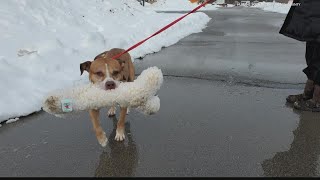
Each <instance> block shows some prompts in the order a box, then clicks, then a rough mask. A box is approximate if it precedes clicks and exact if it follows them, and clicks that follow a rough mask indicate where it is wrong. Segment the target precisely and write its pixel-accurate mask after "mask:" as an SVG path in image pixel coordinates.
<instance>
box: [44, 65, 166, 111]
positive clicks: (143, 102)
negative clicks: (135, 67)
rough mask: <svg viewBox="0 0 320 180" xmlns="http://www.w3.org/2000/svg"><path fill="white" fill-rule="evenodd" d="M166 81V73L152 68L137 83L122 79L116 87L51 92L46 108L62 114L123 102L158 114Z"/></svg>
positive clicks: (45, 102) (91, 87) (124, 105)
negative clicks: (161, 88)
mask: <svg viewBox="0 0 320 180" xmlns="http://www.w3.org/2000/svg"><path fill="white" fill-rule="evenodd" d="M162 82H163V74H162V72H161V70H160V69H159V68H157V67H150V68H148V69H146V70H144V71H142V73H141V74H140V76H138V77H137V79H136V80H134V82H122V83H120V85H119V87H118V88H116V89H113V90H103V89H100V88H98V87H96V86H95V85H94V84H87V85H82V86H78V87H74V88H72V89H63V90H57V91H54V92H51V93H50V94H49V95H48V96H47V97H46V98H45V101H44V103H43V110H44V111H46V112H48V113H50V114H53V115H56V116H58V117H61V115H65V114H68V113H70V112H78V111H84V110H90V109H99V108H103V107H110V106H112V105H120V106H122V107H131V108H137V109H138V110H140V111H142V112H143V113H145V114H148V115H149V114H154V113H156V112H158V111H159V109H160V99H159V97H158V96H156V93H157V91H158V90H159V89H160V86H161V85H162Z"/></svg>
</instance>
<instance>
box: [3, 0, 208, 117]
mask: <svg viewBox="0 0 320 180" xmlns="http://www.w3.org/2000/svg"><path fill="white" fill-rule="evenodd" d="M180 16H181V14H174V13H170V14H166V13H156V12H155V11H154V10H152V9H150V8H146V7H142V6H141V5H140V4H139V3H138V2H137V1H136V0H108V1H107V0H90V1H89V0H1V1H0V34H1V36H0V49H1V51H0V82H1V84H2V85H1V87H0V94H1V95H0V98H1V102H0V110H1V111H0V122H1V121H4V120H7V119H9V118H13V117H20V116H25V115H28V114H31V113H33V112H36V111H39V110H41V105H42V102H43V98H44V96H45V95H46V94H47V93H48V92H50V91H52V90H55V89H57V88H62V87H69V86H72V85H75V84H83V83H87V82H88V75H87V73H86V74H85V75H83V76H80V71H79V64H80V63H82V62H84V61H87V60H92V58H94V57H95V56H96V55H97V54H99V53H101V52H103V51H105V50H108V49H110V48H114V47H118V48H124V49H127V48H129V47H130V46H132V45H133V44H135V43H137V42H139V41H141V40H142V39H144V38H146V37H148V36H149V35H151V34H153V33H154V32H156V31H157V30H159V29H160V28H162V27H163V26H164V25H167V24H169V23H170V22H171V21H173V20H174V19H176V18H177V17H180ZM209 20H210V18H209V17H208V16H207V15H205V14H204V13H194V14H191V15H190V16H188V17H187V18H186V19H184V20H182V21H180V22H179V23H178V24H176V25H175V26H173V27H172V28H170V29H168V30H167V31H165V32H163V33H162V34H159V35H158V36H156V37H154V38H152V39H150V40H149V41H147V42H146V43H145V44H143V45H142V46H140V47H138V48H137V49H135V50H133V51H131V52H130V54H131V55H132V57H133V58H138V57H141V56H144V55H146V54H148V53H152V52H157V51H160V50H161V48H162V47H167V46H170V45H172V44H174V43H176V42H178V41H179V40H180V39H181V38H184V37H186V36H188V35H190V34H192V33H197V32H201V31H202V29H203V28H205V27H206V24H207V22H209ZM12 121H15V120H12Z"/></svg>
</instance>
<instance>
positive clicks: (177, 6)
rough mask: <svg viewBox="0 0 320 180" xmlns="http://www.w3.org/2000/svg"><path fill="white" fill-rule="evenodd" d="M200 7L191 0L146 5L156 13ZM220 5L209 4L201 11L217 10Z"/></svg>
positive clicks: (161, 0) (173, 0) (166, 0)
mask: <svg viewBox="0 0 320 180" xmlns="http://www.w3.org/2000/svg"><path fill="white" fill-rule="evenodd" d="M197 6H199V4H198V3H191V2H190V1H189V0H158V1H157V2H155V3H153V4H148V3H146V7H148V8H149V9H152V10H155V11H190V10H192V9H194V8H196V7H197ZM218 7H220V6H219V5H212V4H207V5H206V6H205V7H202V8H201V9H200V10H216V9H217V8H218Z"/></svg>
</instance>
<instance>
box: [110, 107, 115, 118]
mask: <svg viewBox="0 0 320 180" xmlns="http://www.w3.org/2000/svg"><path fill="white" fill-rule="evenodd" d="M115 115H116V108H115V107H111V108H110V109H109V111H108V116H109V117H112V116H115Z"/></svg>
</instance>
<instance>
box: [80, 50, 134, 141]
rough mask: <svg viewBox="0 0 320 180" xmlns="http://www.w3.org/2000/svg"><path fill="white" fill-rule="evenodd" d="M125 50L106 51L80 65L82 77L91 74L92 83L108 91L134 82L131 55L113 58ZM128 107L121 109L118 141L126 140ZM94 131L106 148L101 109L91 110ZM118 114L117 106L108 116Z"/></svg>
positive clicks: (117, 131) (116, 137) (112, 108)
mask: <svg viewBox="0 0 320 180" xmlns="http://www.w3.org/2000/svg"><path fill="white" fill-rule="evenodd" d="M124 51H125V50H123V49H118V48H114V49H111V50H109V51H105V52H103V53H101V54H99V55H98V56H96V57H95V58H94V61H86V62H84V63H81V64H80V71H81V75H82V74H83V72H84V71H87V72H88V73H89V80H90V81H91V83H94V84H97V85H98V86H99V87H101V88H102V89H104V90H106V91H108V90H111V89H116V88H117V87H118V86H119V84H120V82H133V81H134V78H135V69H134V65H133V63H132V60H131V56H130V54H129V53H125V54H123V55H122V56H121V57H120V58H118V59H116V60H114V59H112V57H114V56H116V55H118V54H120V53H122V52H124ZM128 110H129V109H128V108H127V107H120V118H119V121H118V123H117V130H116V136H115V140H116V141H123V140H124V139H125V134H124V133H125V130H124V127H125V126H124V124H125V118H126V114H127V113H128ZM89 113H90V117H91V121H92V124H93V129H94V131H95V133H96V136H97V139H98V141H99V143H100V144H101V145H102V146H106V144H107V142H108V139H107V137H106V134H105V132H104V131H103V129H102V128H101V126H100V121H99V109H98V110H96V109H91V110H89ZM115 114H116V106H115V105H114V106H113V107H111V108H110V110H109V111H108V116H109V117H110V116H114V115H115Z"/></svg>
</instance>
